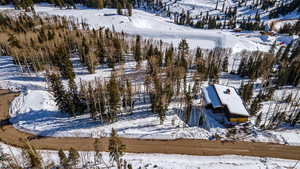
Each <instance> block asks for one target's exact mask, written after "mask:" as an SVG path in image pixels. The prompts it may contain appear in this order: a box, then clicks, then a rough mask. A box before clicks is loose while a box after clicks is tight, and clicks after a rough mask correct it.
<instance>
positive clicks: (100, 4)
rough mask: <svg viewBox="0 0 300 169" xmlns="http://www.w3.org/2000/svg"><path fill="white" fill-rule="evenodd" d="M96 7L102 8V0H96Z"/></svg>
mask: <svg viewBox="0 0 300 169" xmlns="http://www.w3.org/2000/svg"><path fill="white" fill-rule="evenodd" d="M97 8H98V9H103V8H104V0H98V3H97Z"/></svg>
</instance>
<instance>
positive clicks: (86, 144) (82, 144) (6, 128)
mask: <svg viewBox="0 0 300 169" xmlns="http://www.w3.org/2000/svg"><path fill="white" fill-rule="evenodd" d="M17 95H18V93H12V92H9V91H8V90H0V141H2V142H4V143H5V144H9V145H12V146H15V147H22V146H23V143H22V141H21V140H22V139H29V140H30V143H31V144H32V145H33V146H35V147H36V148H37V149H39V150H59V149H63V150H68V149H69V148H71V147H73V148H75V149H77V150H80V151H92V150H94V146H93V143H94V141H95V140H94V139H93V138H71V137H64V138H55V137H40V136H35V135H32V134H29V133H25V132H21V131H19V130H17V129H15V128H14V127H13V126H12V125H11V124H10V123H9V120H8V110H9V104H10V102H11V101H12V100H13V99H14V98H15V97H16V96H17ZM121 139H122V141H123V143H124V144H126V147H127V150H126V151H127V152H130V153H165V154H188V155H204V156H215V155H225V154H235V155H247V156H259V157H273V158H283V159H293V160H300V146H288V145H280V144H271V143H253V142H230V141H225V142H224V141H209V140H194V139H176V140H156V139H155V140H150V139H131V138H121ZM107 145H108V138H101V148H102V150H104V151H107V147H108V146H107Z"/></svg>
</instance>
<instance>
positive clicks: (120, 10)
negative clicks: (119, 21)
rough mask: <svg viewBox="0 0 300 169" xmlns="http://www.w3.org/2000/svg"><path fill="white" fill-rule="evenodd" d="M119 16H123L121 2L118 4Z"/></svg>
mask: <svg viewBox="0 0 300 169" xmlns="http://www.w3.org/2000/svg"><path fill="white" fill-rule="evenodd" d="M117 14H118V15H123V11H122V5H121V3H120V2H118V4H117Z"/></svg>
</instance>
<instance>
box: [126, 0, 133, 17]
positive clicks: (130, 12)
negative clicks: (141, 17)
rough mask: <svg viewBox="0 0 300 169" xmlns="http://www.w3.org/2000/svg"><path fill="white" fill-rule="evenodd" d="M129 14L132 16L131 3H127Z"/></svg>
mask: <svg viewBox="0 0 300 169" xmlns="http://www.w3.org/2000/svg"><path fill="white" fill-rule="evenodd" d="M127 11H128V16H132V5H131V4H130V3H128V4H127Z"/></svg>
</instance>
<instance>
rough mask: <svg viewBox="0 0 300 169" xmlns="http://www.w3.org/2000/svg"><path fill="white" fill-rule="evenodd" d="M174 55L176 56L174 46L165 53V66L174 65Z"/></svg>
mask: <svg viewBox="0 0 300 169" xmlns="http://www.w3.org/2000/svg"><path fill="white" fill-rule="evenodd" d="M173 55H174V48H173V45H171V46H170V47H169V48H168V49H167V51H166V52H165V65H166V66H171V65H172V64H173Z"/></svg>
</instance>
